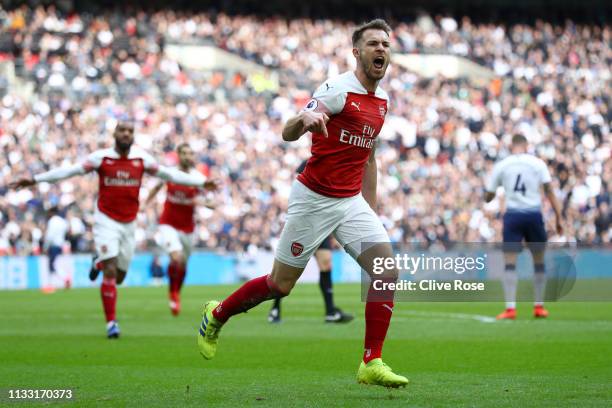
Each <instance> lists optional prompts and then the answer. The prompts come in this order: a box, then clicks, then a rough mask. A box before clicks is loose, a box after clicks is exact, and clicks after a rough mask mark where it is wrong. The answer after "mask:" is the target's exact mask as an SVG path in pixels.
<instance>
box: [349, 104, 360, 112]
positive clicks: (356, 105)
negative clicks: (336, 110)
mask: <svg viewBox="0 0 612 408" xmlns="http://www.w3.org/2000/svg"><path fill="white" fill-rule="evenodd" d="M360 104H361V103H358V102H351V106H354V107H355V108H357V110H358V111H359V112H361V109H359V105H360Z"/></svg>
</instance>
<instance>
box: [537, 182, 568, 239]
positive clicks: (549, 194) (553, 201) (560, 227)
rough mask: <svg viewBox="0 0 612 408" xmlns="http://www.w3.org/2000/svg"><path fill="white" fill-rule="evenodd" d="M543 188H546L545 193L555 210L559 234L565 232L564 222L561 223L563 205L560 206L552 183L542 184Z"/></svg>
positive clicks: (556, 226)
mask: <svg viewBox="0 0 612 408" xmlns="http://www.w3.org/2000/svg"><path fill="white" fill-rule="evenodd" d="M542 188H543V189H544V194H545V195H546V198H547V199H548V201H549V202H550V205H551V206H552V208H553V211H554V212H555V228H556V229H557V234H559V235H561V234H563V224H562V223H561V207H560V206H559V202H558V201H557V197H556V196H555V192H554V191H553V189H552V186H551V184H550V183H544V184H542Z"/></svg>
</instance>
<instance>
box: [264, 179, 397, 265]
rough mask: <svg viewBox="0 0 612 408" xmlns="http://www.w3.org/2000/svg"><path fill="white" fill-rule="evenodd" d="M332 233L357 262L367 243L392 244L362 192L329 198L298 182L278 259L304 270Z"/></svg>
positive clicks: (282, 236) (295, 186)
mask: <svg viewBox="0 0 612 408" xmlns="http://www.w3.org/2000/svg"><path fill="white" fill-rule="evenodd" d="M331 233H333V234H334V237H336V240H337V241H338V242H339V243H340V245H342V246H343V247H344V249H345V251H346V252H348V253H349V255H351V256H352V257H353V258H354V259H355V260H356V259H357V258H358V257H359V255H361V253H362V252H363V251H364V250H366V249H367V247H366V245H365V243H379V242H390V239H389V235H388V234H387V231H386V230H385V227H384V226H383V224H382V222H381V221H380V219H379V218H378V216H377V215H376V213H375V212H374V211H373V210H372V208H370V205H369V204H368V203H367V202H366V200H365V199H364V198H363V196H362V195H361V193H359V194H357V195H356V196H353V197H347V198H334V197H326V196H323V195H321V194H317V193H315V192H314V191H312V190H310V189H309V188H308V187H306V186H305V185H303V184H302V183H300V182H299V181H298V180H295V181H294V182H293V186H292V187H291V194H290V195H289V206H288V209H287V221H286V223H285V227H284V228H283V232H282V233H281V237H280V241H279V243H278V249H277V250H276V259H278V260H279V261H280V262H282V263H284V264H286V265H290V266H293V267H296V268H304V267H306V264H307V263H308V260H309V259H310V257H311V256H312V254H313V253H314V252H315V251H316V250H317V248H318V247H319V245H320V244H321V242H323V240H325V238H327V237H328V236H329V234H331Z"/></svg>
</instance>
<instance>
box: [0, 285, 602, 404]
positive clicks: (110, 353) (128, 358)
mask: <svg viewBox="0 0 612 408" xmlns="http://www.w3.org/2000/svg"><path fill="white" fill-rule="evenodd" d="M232 289H233V287H230V286H214V287H205V286H201V287H187V288H185V290H184V294H183V313H182V315H181V316H180V317H178V318H174V317H172V316H171V315H170V313H169V311H168V309H167V302H166V292H165V288H120V289H119V303H118V318H119V321H120V324H121V329H122V338H121V339H119V340H118V341H109V340H107V339H106V338H105V336H104V334H105V325H104V322H103V318H102V310H101V304H100V300H99V290H98V289H79V290H71V291H67V292H57V293H55V294H52V295H44V294H41V293H39V292H34V291H25V292H0V311H1V313H0V390H1V391H2V393H3V395H2V396H0V406H6V405H9V406H28V405H32V406H39V405H40V404H41V402H38V403H20V404H14V403H9V402H8V400H7V399H6V396H7V390H8V389H15V388H19V389H25V388H39V389H40V388H45V389H66V388H72V389H74V395H75V399H74V401H72V402H66V403H65V405H66V406H68V405H75V406H163V407H167V406H177V407H178V406H199V407H214V406H227V407H251V406H253V407H277V406H278V407H291V406H298V407H336V406H337V407H359V406H363V407H373V406H376V407H379V406H380V407H383V406H384V407H386V406H397V407H407V406H414V407H432V406H433V407H445V406H448V407H590V406H593V407H595V406H597V407H610V406H612V304H611V303H570V302H567V303H550V304H549V305H548V307H549V310H550V312H551V317H550V318H549V319H548V320H544V321H540V320H538V321H535V320H534V319H533V318H532V317H531V305H530V304H520V305H519V307H518V312H519V319H518V320H517V321H514V322H494V321H491V320H492V319H490V318H488V317H491V316H494V315H495V314H496V313H497V312H499V311H500V310H501V308H502V304H501V303H498V304H486V303H453V304H451V303H396V307H395V313H394V317H393V320H392V323H391V329H390V332H389V336H388V340H387V343H386V345H385V350H384V357H385V361H386V362H387V363H388V364H389V365H390V366H391V367H393V368H394V370H395V371H397V372H398V373H401V374H403V375H406V376H407V377H408V378H409V379H410V381H411V383H410V384H409V385H408V387H406V388H405V389H400V390H387V389H383V388H378V387H371V386H364V385H358V384H356V382H355V374H356V371H357V366H358V364H359V361H360V356H361V350H362V341H363V331H364V322H363V317H362V316H363V304H362V303H361V301H360V293H359V286H358V285H337V286H336V301H337V304H338V305H339V306H341V307H343V308H344V309H345V310H347V311H351V312H354V313H356V315H357V319H356V320H355V321H354V322H352V323H350V324H348V325H342V326H333V325H329V324H327V325H326V324H324V323H323V306H322V299H321V296H320V294H319V289H318V287H317V286H315V285H298V287H297V288H296V289H295V290H294V293H292V295H291V296H290V297H289V298H287V299H286V300H285V302H284V305H283V306H284V308H283V322H282V323H281V324H280V325H270V324H268V323H267V321H266V314H267V312H268V309H269V303H266V304H264V305H261V306H259V307H258V308H256V309H254V310H252V311H251V312H249V313H248V314H244V315H240V316H236V317H235V318H234V319H233V320H232V321H230V323H229V324H228V325H227V326H226V327H225V328H224V329H223V332H222V333H221V338H220V347H219V350H218V353H217V357H216V358H215V360H213V361H205V360H204V359H202V358H201V357H200V355H199V353H198V350H197V347H196V329H197V327H198V324H199V319H200V317H199V311H200V305H201V303H202V301H204V300H207V299H211V298H213V299H214V298H221V297H223V296H224V295H226V294H228V293H229V291H230V290H232Z"/></svg>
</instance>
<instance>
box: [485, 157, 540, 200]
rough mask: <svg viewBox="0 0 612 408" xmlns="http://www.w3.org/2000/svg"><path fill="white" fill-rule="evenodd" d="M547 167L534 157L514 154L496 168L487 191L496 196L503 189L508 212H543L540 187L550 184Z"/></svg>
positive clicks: (489, 180)
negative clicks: (499, 189)
mask: <svg viewBox="0 0 612 408" xmlns="http://www.w3.org/2000/svg"><path fill="white" fill-rule="evenodd" d="M550 182H551V177H550V172H549V171H548V167H546V163H544V161H542V160H541V159H539V158H537V157H535V156H533V155H531V154H513V155H511V156H508V157H506V158H505V159H503V160H502V161H500V162H497V163H496V164H495V166H493V172H492V173H491V177H490V178H489V179H488V180H487V183H486V190H487V191H488V192H491V193H494V192H495V190H497V188H498V187H500V186H501V187H503V188H504V192H505V195H506V207H507V209H508V211H515V212H539V211H540V210H541V206H542V196H541V193H540V187H541V186H542V184H546V183H550Z"/></svg>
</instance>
